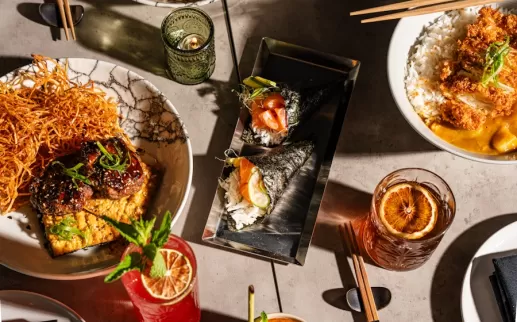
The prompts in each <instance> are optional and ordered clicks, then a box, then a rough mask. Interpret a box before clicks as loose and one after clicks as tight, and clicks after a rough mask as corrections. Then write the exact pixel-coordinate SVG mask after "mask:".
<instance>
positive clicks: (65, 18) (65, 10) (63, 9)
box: [57, 0, 75, 40]
mask: <svg viewBox="0 0 517 322" xmlns="http://www.w3.org/2000/svg"><path fill="white" fill-rule="evenodd" d="M57 5H58V7H59V14H60V15H61V21H62V23H63V28H64V29H65V36H66V40H70V36H69V35H68V25H70V29H71V30H72V39H73V40H75V29H74V19H72V12H71V10H70V3H69V2H68V0H57Z"/></svg>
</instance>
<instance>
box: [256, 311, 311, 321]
mask: <svg viewBox="0 0 517 322" xmlns="http://www.w3.org/2000/svg"><path fill="white" fill-rule="evenodd" d="M267 318H268V319H269V320H270V319H282V318H284V319H287V318H289V319H293V320H295V321H297V322H306V321H305V320H304V319H302V318H299V317H297V316H294V315H291V314H287V313H268V315H267ZM255 322H260V317H258V318H256V319H255Z"/></svg>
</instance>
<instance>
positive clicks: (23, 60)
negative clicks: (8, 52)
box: [0, 56, 32, 76]
mask: <svg viewBox="0 0 517 322" xmlns="http://www.w3.org/2000/svg"><path fill="white" fill-rule="evenodd" d="M31 63H32V59H31V58H30V57H14V56H6V57H0V76H3V75H5V74H7V73H9V72H12V71H13V70H15V69H17V68H19V67H22V66H25V65H28V64H31Z"/></svg>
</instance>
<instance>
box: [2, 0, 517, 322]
mask: <svg viewBox="0 0 517 322" xmlns="http://www.w3.org/2000/svg"><path fill="white" fill-rule="evenodd" d="M386 2H389V1H384V0H383V1H379V0H365V1H342V0H230V1H229V6H230V12H231V15H232V24H233V30H234V38H235V44H236V50H237V56H238V59H239V65H240V70H241V74H242V75H243V76H246V75H248V74H249V73H250V72H251V69H252V67H253V62H254V59H255V55H256V53H257V50H258V46H259V44H260V39H261V38H262V37H264V36H268V37H272V38H276V39H279V40H283V41H287V42H291V43H295V44H299V45H301V46H306V47H311V48H314V49H316V50H320V51H324V52H329V53H333V54H337V55H340V56H346V57H350V58H354V59H358V60H360V61H361V63H362V65H361V70H360V73H359V78H358V82H357V85H356V89H355V92H354V95H353V98H352V101H351V103H350V106H349V109H348V112H347V117H346V120H345V123H344V125H343V131H342V135H341V138H340V142H339V143H338V147H337V151H336V156H335V159H334V162H333V166H332V170H331V175H330V182H329V185H328V186H327V190H326V194H325V197H324V200H323V206H322V209H321V211H320V214H319V216H318V223H317V226H316V229H315V233H314V237H313V242H312V246H311V248H310V250H309V253H308V256H307V261H306V263H305V266H303V267H300V266H295V265H288V266H286V265H280V264H272V263H271V262H269V261H265V260H261V259H256V258H252V257H248V256H245V255H240V254H236V253H233V252H228V251H225V250H220V249H217V248H213V247H210V246H207V245H204V244H202V243H201V240H200V236H201V234H202V230H203V227H204V225H205V222H206V218H207V216H208V212H209V209H210V206H211V203H212V199H213V194H214V191H215V189H216V185H217V180H216V178H217V177H218V176H219V173H220V169H221V164H220V163H219V162H218V161H217V160H216V159H215V157H216V156H220V155H221V153H222V151H224V150H225V149H226V148H227V147H228V145H229V143H230V139H231V135H232V133H233V130H234V126H235V123H236V120H237V115H238V109H237V106H238V104H237V102H236V99H235V97H234V95H232V94H231V92H230V89H231V88H233V87H234V86H235V85H236V82H235V79H234V77H233V72H234V71H233V64H232V60H231V55H230V51H229V47H228V38H227V34H226V27H225V22H224V16H223V12H222V8H221V3H220V2H216V3H213V4H210V5H207V6H205V7H203V10H205V11H207V12H208V13H209V14H210V16H211V17H212V19H213V21H214V24H215V28H216V37H215V41H216V52H217V63H216V69H215V72H214V74H213V76H212V77H211V79H210V80H209V81H207V82H205V83H203V84H201V85H196V86H182V85H179V84H176V83H174V82H172V81H170V80H169V79H167V78H166V77H164V76H163V75H165V74H164V73H165V71H164V63H163V62H164V56H163V47H162V43H161V40H160V30H159V28H160V23H161V21H162V19H163V17H164V16H165V15H166V14H167V13H168V11H169V9H167V8H156V7H150V6H144V5H141V4H137V3H134V2H131V1H130V0H98V1H90V0H82V1H77V3H81V4H82V5H84V6H85V9H86V12H85V16H84V20H83V21H82V22H81V24H80V25H79V26H77V27H76V29H77V30H76V32H77V38H78V39H77V41H75V42H74V41H68V42H67V41H66V40H64V33H62V35H61V38H63V39H61V40H53V38H55V37H56V36H59V34H56V31H55V30H54V31H52V30H51V29H50V28H49V27H47V26H44V25H43V23H42V21H41V19H40V18H39V17H38V14H37V6H38V5H39V3H28V2H24V1H21V0H11V1H2V2H0V18H1V19H0V39H1V40H2V46H0V75H3V74H5V73H7V72H9V71H11V70H12V69H15V68H16V67H19V66H22V65H25V64H26V63H28V62H30V54H31V53H40V54H43V55H47V56H51V57H85V58H95V59H101V60H105V61H109V62H113V63H115V64H118V65H121V66H124V67H126V68H128V69H131V70H132V71H135V72H137V73H138V74H140V75H142V76H143V77H144V78H146V79H148V80H149V81H151V82H152V83H153V84H154V85H156V86H157V87H158V88H159V89H160V90H161V91H162V92H163V93H164V95H166V96H167V97H168V98H169V99H170V100H171V101H172V103H173V104H174V105H175V107H176V108H177V109H178V111H179V113H180V115H181V116H182V119H183V121H184V122H185V124H186V127H187V129H188V131H189V135H190V138H191V140H192V147H193V152H194V178H193V189H192V192H191V195H190V197H189V200H188V203H187V207H186V208H185V210H184V213H183V214H182V215H181V218H180V219H179V221H178V223H177V225H176V226H175V227H174V229H173V232H174V233H176V234H179V235H181V236H182V237H183V238H185V239H187V240H188V241H190V242H191V245H192V246H193V248H194V251H195V252H196V256H197V259H198V262H199V263H200V265H199V278H200V300H201V306H202V309H203V318H202V321H214V322H215V321H229V322H231V321H244V320H245V318H246V315H247V287H248V285H249V284H254V285H255V288H256V290H257V296H256V300H257V301H256V308H257V310H265V311H269V312H273V311H279V310H280V309H282V310H283V311H284V312H289V313H292V314H295V315H299V316H301V317H304V318H305V319H306V320H307V321H310V322H327V321H328V322H333V321H364V318H363V317H362V316H361V315H360V314H352V313H351V312H349V311H347V310H346V308H344V306H343V301H342V295H343V294H344V292H345V290H346V289H347V288H348V287H350V286H352V285H354V283H355V282H354V279H353V273H352V271H351V266H350V262H349V261H350V259H347V257H346V254H345V253H344V251H343V249H342V247H341V242H340V239H339V235H338V234H337V230H336V227H335V225H336V223H338V222H341V221H342V220H344V219H346V218H355V217H358V216H363V215H364V214H366V213H367V212H368V208H369V202H370V198H371V192H372V191H373V189H374V188H375V186H376V185H377V183H378V182H379V181H380V180H381V179H382V178H383V177H384V176H385V175H386V174H388V173H389V172H391V171H393V170H396V169H399V168H403V167H421V168H425V169H428V170H431V171H433V172H435V173H437V174H438V175H440V176H442V177H443V178H444V179H445V180H446V181H447V182H448V183H449V184H450V186H451V188H452V190H453V192H454V193H455V196H456V201H457V213H456V218H455V220H454V223H453V224H452V226H451V228H450V230H449V231H448V233H447V234H446V235H445V237H444V238H443V240H442V242H441V244H440V245H439V247H438V249H437V250H436V252H435V253H434V254H433V256H432V257H431V259H430V260H429V262H427V263H426V264H425V265H424V266H422V267H421V268H419V269H417V270H414V271H411V272H404V273H398V272H391V271H387V270H383V269H381V268H378V267H375V266H372V265H368V266H367V270H368V275H369V277H370V280H371V284H372V286H385V287H388V288H389V289H391V291H392V293H393V300H392V303H391V304H390V306H389V307H388V308H386V309H384V310H382V311H380V318H381V320H382V321H461V310H460V295H461V285H462V280H463V275H464V273H465V270H466V268H467V265H468V263H469V260H470V259H471V257H472V256H473V255H474V253H475V251H476V250H477V248H478V247H479V246H480V245H481V244H482V243H483V242H484V241H485V240H486V239H487V238H488V237H489V236H490V235H491V234H492V233H494V232H495V231H497V230H498V229H499V228H501V227H503V226H505V225H506V224H509V223H510V222H513V221H515V220H517V215H515V214H513V213H514V212H515V209H516V207H517V205H516V204H515V202H514V200H515V197H514V194H513V189H514V188H515V185H516V183H517V171H514V170H516V167H515V166H497V165H489V164H482V163H476V162H473V161H468V160H464V159H461V158H459V157H456V156H454V155H452V154H450V153H447V152H443V151H440V150H438V149H437V148H435V147H434V146H432V145H430V144H429V143H427V141H425V140H424V139H422V138H421V137H420V136H419V135H418V133H416V132H415V131H414V130H413V129H412V128H411V127H410V126H409V125H408V124H407V123H406V121H405V120H404V118H403V117H402V115H401V114H400V112H399V111H398V109H397V107H396V105H395V103H394V101H393V99H392V97H391V93H390V90H389V86H388V81H387V77H386V57H387V49H388V45H389V40H390V37H391V34H392V32H393V29H394V27H395V25H396V21H388V22H382V23H376V24H367V25H361V24H360V22H359V20H360V19H359V18H354V17H350V16H348V13H349V12H350V11H354V10H359V9H362V8H367V7H371V6H375V5H380V4H385V3H386ZM0 247H1V245H0ZM272 268H273V269H272ZM273 272H275V273H276V278H277V281H278V285H277V286H278V288H277V287H276V286H275V279H274V275H273ZM0 289H25V290H31V291H35V292H39V293H42V294H45V295H48V296H51V297H54V298H56V299H58V300H60V301H62V302H64V303H65V304H67V305H69V306H70V307H72V308H73V309H75V310H76V311H77V312H78V313H79V314H81V315H82V316H83V317H84V318H85V319H86V321H128V322H129V321H134V320H135V317H134V315H133V312H132V309H131V303H130V302H129V300H128V297H127V295H126V294H125V291H124V289H123V287H122V285H121V284H120V283H115V284H113V285H105V284H103V282H102V278H95V279H90V280H83V281H73V282H65V281H59V282H56V281H47V280H41V279H36V278H32V277H28V276H24V275H21V274H19V273H16V272H13V271H11V270H9V269H7V268H4V267H0ZM277 290H278V292H277Z"/></svg>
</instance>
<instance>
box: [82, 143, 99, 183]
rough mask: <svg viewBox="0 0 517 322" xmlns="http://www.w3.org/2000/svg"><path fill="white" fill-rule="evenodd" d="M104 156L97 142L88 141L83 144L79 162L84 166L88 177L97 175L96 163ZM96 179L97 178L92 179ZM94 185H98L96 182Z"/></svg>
mask: <svg viewBox="0 0 517 322" xmlns="http://www.w3.org/2000/svg"><path fill="white" fill-rule="evenodd" d="M101 155H102V153H101V150H100V149H99V147H98V146H97V143H96V141H86V142H83V143H81V149H80V150H79V162H81V163H83V164H84V170H83V171H84V173H85V174H86V176H87V177H90V176H92V175H93V174H95V172H96V170H95V163H96V162H97V160H98V159H99V157H100V156H101ZM91 179H94V180H95V178H90V180H91ZM93 185H96V183H95V182H94V183H93Z"/></svg>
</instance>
